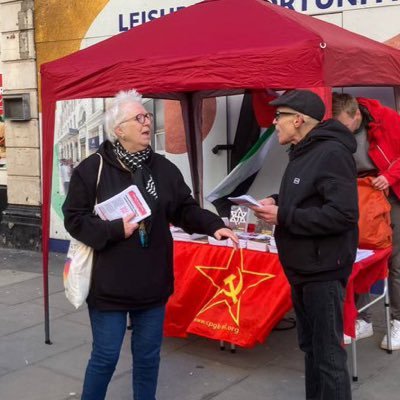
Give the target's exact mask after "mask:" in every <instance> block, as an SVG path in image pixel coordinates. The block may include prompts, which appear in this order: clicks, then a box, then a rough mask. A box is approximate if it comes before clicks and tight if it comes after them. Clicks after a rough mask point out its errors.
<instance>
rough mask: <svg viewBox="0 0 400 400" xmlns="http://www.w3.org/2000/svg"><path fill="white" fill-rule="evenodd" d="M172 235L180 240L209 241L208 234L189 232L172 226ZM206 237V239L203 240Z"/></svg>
mask: <svg viewBox="0 0 400 400" xmlns="http://www.w3.org/2000/svg"><path fill="white" fill-rule="evenodd" d="M170 231H171V234H172V237H173V239H174V240H177V241H180V242H193V241H195V242H200V243H203V242H205V243H206V242H207V235H204V234H202V233H187V232H185V231H184V230H183V229H181V228H178V227H175V226H172V227H171V228H170ZM202 239H205V240H202Z"/></svg>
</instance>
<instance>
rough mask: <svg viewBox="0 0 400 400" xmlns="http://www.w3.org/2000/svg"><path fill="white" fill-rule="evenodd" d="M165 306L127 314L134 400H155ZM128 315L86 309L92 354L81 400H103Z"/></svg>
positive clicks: (118, 352)
mask: <svg viewBox="0 0 400 400" xmlns="http://www.w3.org/2000/svg"><path fill="white" fill-rule="evenodd" d="M164 313H165V306H161V307H156V308H150V309H145V310H132V311H129V316H130V319H131V323H132V336H131V351H132V386H133V399H134V400H155V398H156V397H155V396H156V389H157V379H158V369H159V364H160V349H161V342H162V334H163V323H164ZM127 314H128V312H127V311H99V310H96V309H93V308H89V317H90V323H91V326H92V335H93V346H92V354H91V357H90V360H89V363H88V366H87V368H86V374H85V382H84V384H83V391H82V397H81V399H82V400H104V399H105V397H106V392H107V387H108V384H109V382H110V380H111V377H112V375H113V373H114V371H115V367H116V365H117V362H118V358H119V354H120V351H121V346H122V342H123V339H124V336H125V332H126V327H127Z"/></svg>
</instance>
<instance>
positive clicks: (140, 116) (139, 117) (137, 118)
mask: <svg viewBox="0 0 400 400" xmlns="http://www.w3.org/2000/svg"><path fill="white" fill-rule="evenodd" d="M146 118H147V119H148V120H149V121H150V122H152V121H153V118H154V115H153V113H147V114H138V115H135V116H134V117H131V118H128V119H126V120H125V121H122V122H120V123H119V124H120V125H121V124H124V123H125V122H129V121H133V120H134V121H137V122H139V124H142V125H143V124H144V123H145V122H146Z"/></svg>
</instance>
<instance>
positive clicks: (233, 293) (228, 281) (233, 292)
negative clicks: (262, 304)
mask: <svg viewBox="0 0 400 400" xmlns="http://www.w3.org/2000/svg"><path fill="white" fill-rule="evenodd" d="M238 272H239V283H238V284H237V285H236V287H235V285H234V283H233V282H234V281H235V280H236V278H237V276H236V275H234V274H231V275H229V276H228V277H227V278H225V279H224V284H225V285H226V286H228V287H229V290H225V289H221V292H222V293H223V294H225V296H228V297H230V298H231V299H232V301H233V304H236V303H237V302H238V301H239V299H238V298H237V295H238V294H239V293H240V291H241V290H242V288H243V275H242V271H240V269H239V268H238Z"/></svg>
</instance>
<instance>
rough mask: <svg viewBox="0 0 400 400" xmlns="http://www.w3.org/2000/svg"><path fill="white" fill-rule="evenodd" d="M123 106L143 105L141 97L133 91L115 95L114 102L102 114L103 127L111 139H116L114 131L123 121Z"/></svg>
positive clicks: (122, 91)
mask: <svg viewBox="0 0 400 400" xmlns="http://www.w3.org/2000/svg"><path fill="white" fill-rule="evenodd" d="M125 104H143V102H142V95H141V94H140V93H139V92H137V91H136V90H135V89H131V90H127V91H124V90H121V91H120V92H118V93H117V94H116V95H115V97H114V101H113V102H112V104H111V105H110V107H108V108H107V110H106V111H105V113H104V127H105V130H106V133H107V135H108V136H109V137H110V138H112V139H116V136H115V133H114V129H115V128H116V127H117V126H118V125H119V124H120V123H121V121H122V120H123V119H124V107H123V106H124V105H125Z"/></svg>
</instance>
